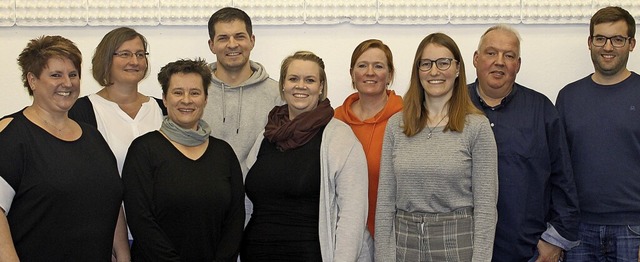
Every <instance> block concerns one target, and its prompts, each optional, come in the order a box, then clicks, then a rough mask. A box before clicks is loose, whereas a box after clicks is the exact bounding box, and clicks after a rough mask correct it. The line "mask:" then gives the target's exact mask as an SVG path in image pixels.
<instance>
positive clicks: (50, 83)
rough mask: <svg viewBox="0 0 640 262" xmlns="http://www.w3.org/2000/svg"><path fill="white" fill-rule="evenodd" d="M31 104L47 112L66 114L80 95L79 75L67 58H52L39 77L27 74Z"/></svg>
mask: <svg viewBox="0 0 640 262" xmlns="http://www.w3.org/2000/svg"><path fill="white" fill-rule="evenodd" d="M27 80H28V82H29V86H30V88H31V90H32V91H33V103H34V104H37V105H38V106H40V107H41V108H43V109H45V110H47V111H49V112H67V111H69V109H70V108H71V106H73V103H75V101H76V99H77V98H78V95H79V94H80V74H79V72H78V70H77V69H76V67H75V66H74V65H73V62H71V60H69V59H68V58H62V57H52V58H49V60H48V61H47V66H45V68H44V69H43V70H42V72H41V73H40V76H36V75H34V74H33V73H28V74H27Z"/></svg>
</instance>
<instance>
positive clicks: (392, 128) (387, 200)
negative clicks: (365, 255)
mask: <svg viewBox="0 0 640 262" xmlns="http://www.w3.org/2000/svg"><path fill="white" fill-rule="evenodd" d="M398 119H401V117H398V116H397V115H396V117H392V118H391V119H389V122H388V124H387V127H386V129H385V132H384V139H383V142H382V154H381V160H380V180H379V182H378V202H377V205H376V218H375V219H376V221H375V261H395V260H396V241H395V229H394V219H395V214H396V177H395V175H394V173H393V150H394V136H395V133H396V132H399V120H398ZM402 135H404V134H402Z"/></svg>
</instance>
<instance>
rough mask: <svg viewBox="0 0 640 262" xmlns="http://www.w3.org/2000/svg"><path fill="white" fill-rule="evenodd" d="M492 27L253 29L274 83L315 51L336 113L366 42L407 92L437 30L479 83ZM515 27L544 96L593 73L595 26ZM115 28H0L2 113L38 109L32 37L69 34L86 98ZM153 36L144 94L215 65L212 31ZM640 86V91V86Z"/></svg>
mask: <svg viewBox="0 0 640 262" xmlns="http://www.w3.org/2000/svg"><path fill="white" fill-rule="evenodd" d="M489 26H490V25H451V24H446V25H420V26H417V25H379V24H375V25H354V24H333V25H289V26H275V25H273V26H265V25H262V26H254V34H255V36H256V46H255V48H254V49H253V52H252V54H251V57H252V60H254V61H257V62H260V63H262V64H263V65H264V66H265V67H266V68H267V71H268V72H269V74H270V75H271V77H272V78H274V79H277V78H278V75H279V68H280V62H281V61H282V59H283V58H284V57H285V56H287V55H289V54H292V53H293V52H295V51H297V50H302V49H305V50H310V51H313V52H315V53H316V54H318V55H319V56H320V57H322V58H323V59H324V61H325V64H326V71H327V77H328V83H329V98H330V100H331V101H332V105H333V106H334V107H337V106H339V105H340V104H342V102H343V100H344V98H345V97H346V96H347V95H349V94H350V93H352V92H353V91H354V90H353V89H352V88H351V79H350V76H349V61H350V57H351V52H352V51H353V48H355V46H356V45H357V44H358V43H360V42H361V41H363V40H366V39H369V38H378V39H380V40H382V41H383V42H385V43H387V44H388V45H389V46H390V47H391V50H392V51H393V55H394V63H395V66H396V70H397V73H396V77H395V82H394V84H393V85H392V87H391V88H392V89H395V90H396V92H397V93H399V94H401V95H402V94H404V92H405V91H406V89H407V85H408V82H409V76H410V69H411V66H412V63H413V56H414V54H415V51H416V47H417V45H418V44H419V42H420V41H421V40H422V38H424V37H425V36H426V35H428V34H430V33H433V32H443V33H446V34H448V35H449V36H451V37H452V38H453V39H454V40H455V41H456V42H457V43H458V45H459V47H460V49H461V51H462V53H463V56H464V60H465V63H466V70H467V79H468V81H473V80H474V79H475V68H474V67H473V64H472V56H473V52H474V51H475V50H476V47H477V44H478V40H479V38H480V35H481V34H482V33H483V32H484V31H485V30H486V29H487V28H488V27H489ZM514 27H515V28H516V29H517V30H519V32H520V34H521V36H522V39H523V41H522V43H521V45H522V67H521V69H520V73H519V74H518V78H517V81H518V82H519V83H521V84H524V85H525V86H528V87H530V88H533V89H535V90H538V91H540V92H542V93H544V94H545V95H547V96H548V97H549V98H550V99H551V101H555V97H556V95H557V93H558V91H559V90H560V89H561V88H562V87H563V86H564V85H566V84H567V83H569V82H572V81H574V80H577V79H579V78H582V77H584V76H586V75H587V74H589V73H591V72H592V71H593V66H592V64H591V60H590V57H589V50H588V48H587V36H588V34H589V26H588V24H577V25H562V24H560V25H558V24H553V25H551V24H550V25H523V24H518V25H514ZM113 28H115V27H91V26H82V27H19V26H12V27H0V79H1V80H2V82H1V87H0V88H2V90H3V91H4V92H2V95H0V115H6V114H9V113H12V112H15V111H17V110H19V109H21V108H23V107H24V106H27V105H29V104H31V99H30V98H29V96H28V94H27V91H26V90H25V89H24V88H23V87H22V83H21V79H20V74H21V72H20V69H19V68H18V65H17V62H16V58H17V56H18V54H19V53H20V51H21V50H22V49H23V48H24V47H25V45H26V44H27V42H28V41H29V39H32V38H35V37H37V36H40V35H45V34H46V35H62V36H65V37H67V38H69V39H71V40H72V41H74V42H75V43H76V44H77V45H78V47H79V48H80V50H81V51H82V53H83V57H84V62H83V67H82V72H83V75H82V76H83V77H82V84H81V88H82V89H81V90H82V95H86V94H90V93H94V92H96V91H98V90H99V88H100V87H99V86H98V85H97V83H96V82H95V80H94V79H93V78H92V76H91V71H90V70H91V57H92V55H93V50H94V48H95V46H96V45H97V44H98V42H99V41H100V40H101V38H102V36H103V35H104V34H105V33H107V32H108V31H110V30H111V29H113ZM133 28H135V29H136V30H137V31H138V32H140V33H142V34H143V35H145V36H146V37H147V40H148V41H149V44H150V48H149V52H150V53H151V55H150V57H149V60H150V65H149V66H150V75H149V76H148V77H147V78H146V79H145V80H143V81H142V82H141V86H140V90H141V92H143V93H145V94H148V95H153V96H157V97H160V95H161V90H160V86H159V85H158V83H157V78H156V75H157V73H158V71H159V69H160V67H162V66H163V65H165V64H166V63H168V62H171V61H174V60H176V59H178V58H193V57H198V56H199V57H202V58H205V59H206V60H207V61H211V62H212V61H215V56H214V55H213V54H212V53H211V52H210V51H209V48H208V46H207V40H208V35H207V28H206V26H166V25H159V26H135V27H133ZM637 53H638V51H636V52H632V53H631V55H630V58H629V64H628V67H629V68H630V69H631V70H635V71H637V72H640V54H637ZM638 88H640V87H638Z"/></svg>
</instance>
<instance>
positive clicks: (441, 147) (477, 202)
mask: <svg viewBox="0 0 640 262" xmlns="http://www.w3.org/2000/svg"><path fill="white" fill-rule="evenodd" d="M401 123H402V112H399V113H397V114H395V115H394V116H393V117H391V118H390V119H389V122H388V124H387V128H386V130H385V135H384V142H383V146H382V160H381V163H380V182H379V188H378V203H377V210H376V225H375V240H376V241H375V258H376V261H385V262H388V261H395V259H396V252H395V251H396V249H395V248H396V245H395V243H396V241H395V231H394V219H395V213H396V210H397V209H400V210H403V211H408V212H424V213H444V212H451V211H453V210H456V209H460V208H465V207H473V210H474V213H473V218H474V231H473V239H474V244H473V261H490V260H491V254H492V248H493V239H494V234H495V226H496V220H497V211H496V203H497V196H498V167H497V149H496V142H495V139H494V136H493V132H492V130H491V127H490V126H489V121H488V120H487V118H486V117H484V116H482V115H468V116H467V119H466V124H465V127H464V130H463V132H451V131H447V132H442V131H443V127H437V128H436V129H435V130H434V131H433V136H432V137H431V138H430V139H427V134H428V133H429V130H427V129H424V130H422V132H420V133H418V134H416V135H415V136H413V137H407V136H406V135H405V134H404V133H402V127H401Z"/></svg>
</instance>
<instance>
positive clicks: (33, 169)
mask: <svg viewBox="0 0 640 262" xmlns="http://www.w3.org/2000/svg"><path fill="white" fill-rule="evenodd" d="M9 117H13V120H11V123H9V125H8V126H7V127H6V128H5V129H4V130H3V131H2V132H0V165H1V166H2V168H1V169H0V178H1V179H2V180H4V182H6V184H5V185H9V186H10V188H11V189H12V191H14V193H15V195H13V198H12V201H13V203H12V204H11V206H10V208H9V207H8V206H3V208H4V209H5V210H7V209H8V214H7V220H8V222H9V227H10V230H11V235H12V237H13V242H14V244H15V248H16V251H17V252H18V257H20V259H21V260H22V261H110V258H111V247H112V244H113V232H114V230H115V226H116V221H117V219H118V212H119V210H120V204H121V203H122V192H123V188H122V182H121V180H120V176H119V175H118V168H117V166H116V159H115V157H114V156H113V153H111V150H110V149H109V146H108V145H107V143H106V142H105V141H104V139H103V138H102V135H100V133H99V132H98V130H96V129H95V128H93V127H91V126H89V125H87V124H84V123H82V122H79V123H78V124H79V125H80V127H81V128H82V135H81V136H80V138H78V139H77V140H75V141H64V140H60V139H58V138H57V137H54V136H53V135H51V134H50V133H48V132H46V131H45V130H43V129H42V128H40V127H39V126H37V125H36V124H34V123H32V122H31V121H29V120H28V119H27V118H26V117H25V116H24V114H23V110H21V111H20V112H17V113H15V114H13V115H11V116H9ZM0 184H2V181H0ZM4 190H9V189H8V188H5V187H2V186H0V192H3V193H5V191H4ZM0 195H4V194H0ZM4 197H6V195H4ZM4 197H3V196H0V205H3V203H6V200H7V199H6V198H4Z"/></svg>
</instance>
